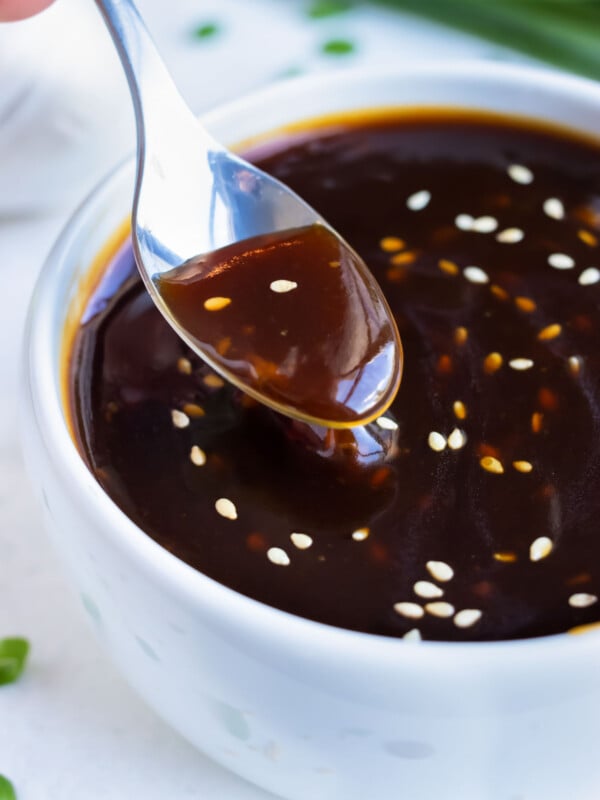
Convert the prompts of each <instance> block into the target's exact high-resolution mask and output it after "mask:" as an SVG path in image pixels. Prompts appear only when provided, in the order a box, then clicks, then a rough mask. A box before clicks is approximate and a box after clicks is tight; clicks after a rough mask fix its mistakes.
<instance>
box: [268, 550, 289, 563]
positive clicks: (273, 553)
mask: <svg viewBox="0 0 600 800" xmlns="http://www.w3.org/2000/svg"><path fill="white" fill-rule="evenodd" d="M267 558H268V559H269V561H270V562H271V564H276V565H277V566H278V567H287V566H289V564H290V557H289V556H288V554H287V553H286V552H285V550H283V549H282V548H281V547H269V549H268V550H267Z"/></svg>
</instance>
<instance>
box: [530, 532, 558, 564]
mask: <svg viewBox="0 0 600 800" xmlns="http://www.w3.org/2000/svg"><path fill="white" fill-rule="evenodd" d="M553 549H554V542H553V541H552V539H550V538H548V536H538V538H537V539H534V540H533V542H532V543H531V544H530V545H529V559H530V560H531V561H541V560H542V559H543V558H547V557H548V556H549V555H550V553H551V552H552V550H553Z"/></svg>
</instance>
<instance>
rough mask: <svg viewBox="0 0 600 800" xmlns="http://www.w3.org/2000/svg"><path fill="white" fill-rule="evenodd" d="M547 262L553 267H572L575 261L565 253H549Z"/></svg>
mask: <svg viewBox="0 0 600 800" xmlns="http://www.w3.org/2000/svg"><path fill="white" fill-rule="evenodd" d="M548 263H549V264H550V266H551V267H554V269H573V267H574V266H575V261H574V260H573V259H572V258H571V256H568V255H567V254H566V253H550V255H549V256H548Z"/></svg>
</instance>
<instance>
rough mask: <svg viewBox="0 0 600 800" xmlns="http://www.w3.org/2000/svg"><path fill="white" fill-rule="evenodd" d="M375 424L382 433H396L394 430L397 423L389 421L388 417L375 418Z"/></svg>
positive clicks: (396, 427)
mask: <svg viewBox="0 0 600 800" xmlns="http://www.w3.org/2000/svg"><path fill="white" fill-rule="evenodd" d="M377 424H378V425H379V427H380V428H382V429H383V430H384V431H396V430H398V423H397V422H394V420H393V419H390V418H389V417H378V418H377Z"/></svg>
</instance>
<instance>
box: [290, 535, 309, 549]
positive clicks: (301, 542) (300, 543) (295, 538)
mask: <svg viewBox="0 0 600 800" xmlns="http://www.w3.org/2000/svg"><path fill="white" fill-rule="evenodd" d="M290 539H291V542H292V544H293V545H294V547H297V548H298V550H308V548H309V547H311V545H312V543H313V540H312V537H311V536H309V535H308V534H307V533H292V534H290Z"/></svg>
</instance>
